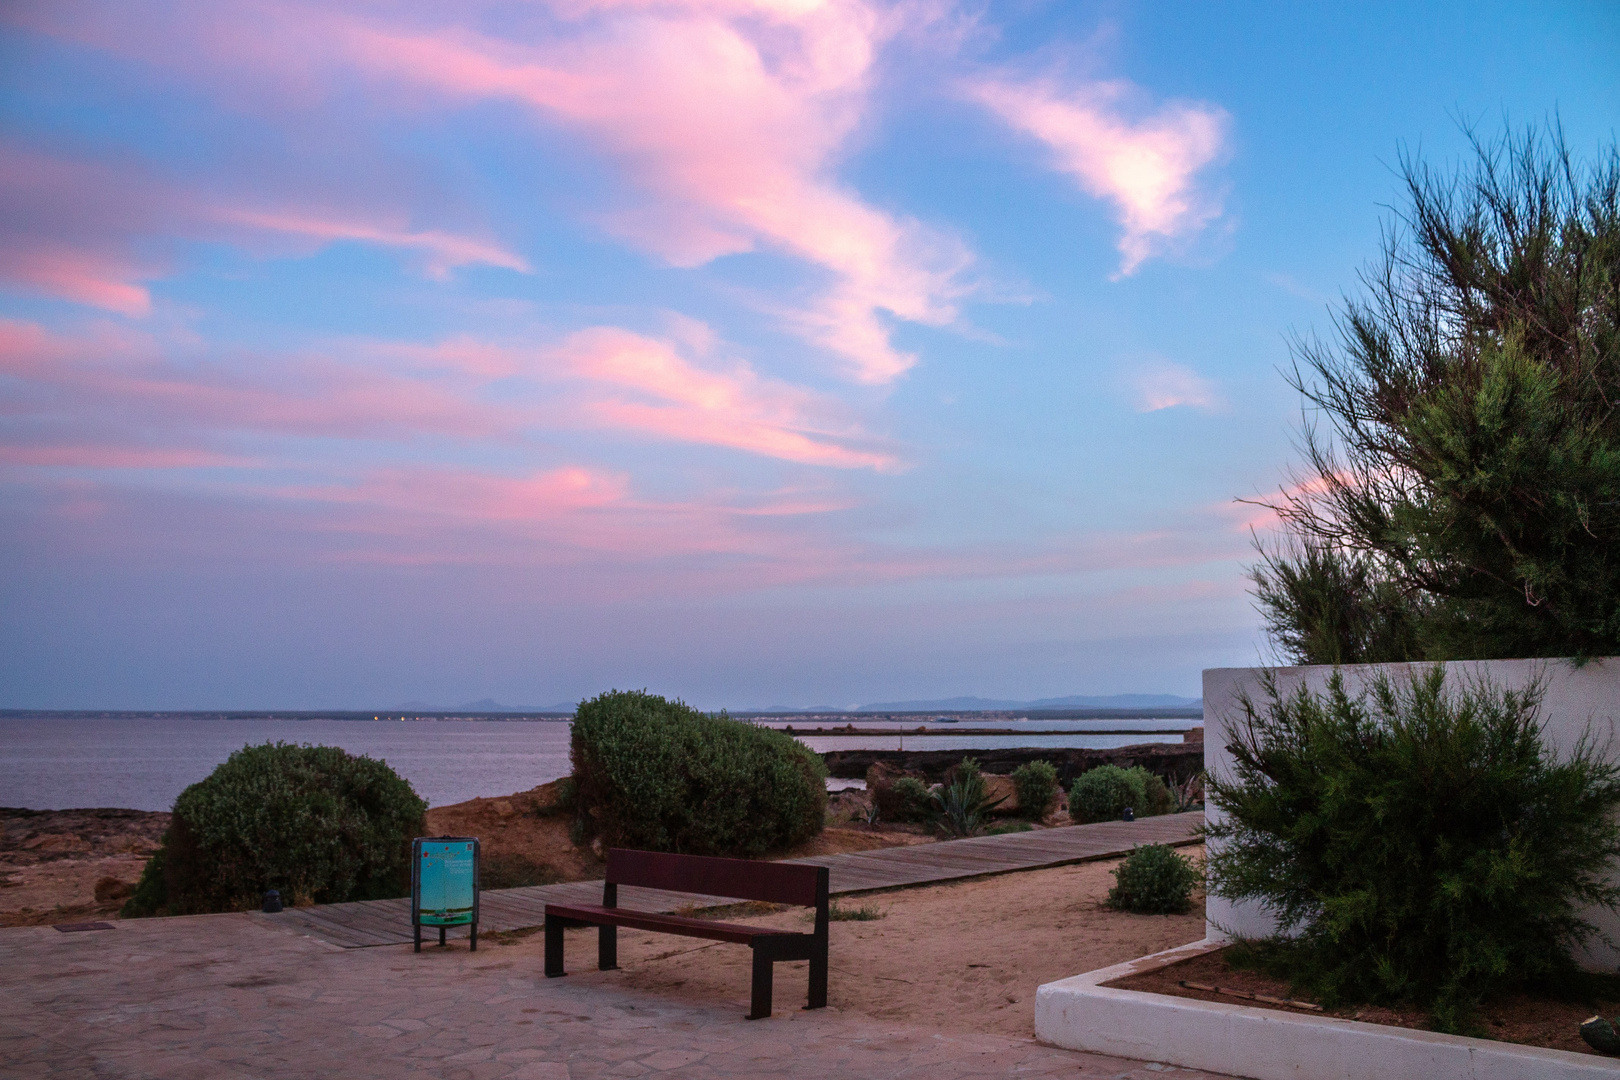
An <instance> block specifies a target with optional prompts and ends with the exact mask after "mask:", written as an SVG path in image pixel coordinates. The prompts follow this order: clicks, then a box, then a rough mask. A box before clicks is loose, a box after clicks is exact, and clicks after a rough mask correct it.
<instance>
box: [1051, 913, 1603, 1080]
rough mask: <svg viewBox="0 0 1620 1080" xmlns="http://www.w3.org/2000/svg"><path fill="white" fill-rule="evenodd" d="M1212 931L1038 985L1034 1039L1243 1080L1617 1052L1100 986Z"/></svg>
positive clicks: (1355, 1079) (1567, 1064) (1365, 1076)
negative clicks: (1547, 1046) (1586, 1050)
mask: <svg viewBox="0 0 1620 1080" xmlns="http://www.w3.org/2000/svg"><path fill="white" fill-rule="evenodd" d="M1227 944H1228V942H1226V941H1223V940H1211V939H1209V938H1206V939H1204V940H1203V941H1198V942H1194V943H1193V944H1191V945H1183V946H1181V947H1180V948H1178V949H1169V950H1167V951H1165V952H1161V953H1155V954H1153V955H1152V956H1144V957H1141V958H1140V959H1137V960H1130V961H1127V962H1125V963H1123V964H1116V965H1114V966H1113V967H1109V968H1102V969H1101V970H1099V971H1091V972H1087V973H1086V974H1084V975H1075V976H1073V977H1072V978H1068V979H1062V980H1059V981H1058V982H1053V983H1047V984H1045V985H1044V986H1042V987H1040V988H1039V989H1038V990H1037V991H1036V993H1035V1036H1036V1038H1038V1039H1039V1040H1040V1041H1041V1042H1044V1043H1049V1044H1051V1045H1053V1046H1061V1047H1064V1048H1066V1049H1069V1050H1086V1051H1090V1052H1092V1053H1098V1054H1111V1055H1114V1056H1116V1057H1128V1058H1137V1059H1139V1060H1145V1061H1159V1062H1164V1063H1166V1064H1170V1065H1180V1066H1183V1067H1185V1068H1190V1069H1204V1070H1207V1071H1209V1072H1220V1073H1228V1074H1230V1075H1232V1076H1242V1077H1249V1078H1251V1080H1416V1078H1422V1080H1523V1078H1525V1077H1531V1076H1534V1077H1536V1078H1537V1080H1597V1078H1599V1077H1602V1078H1605V1080H1615V1078H1616V1077H1617V1076H1620V1060H1616V1059H1611V1058H1603V1057H1594V1056H1592V1055H1588V1054H1575V1053H1570V1052H1569V1051H1567V1050H1545V1049H1541V1048H1539V1047H1532V1046H1520V1045H1518V1044H1516V1043H1502V1042H1492V1041H1490V1040H1488V1039H1470V1038H1465V1037H1463V1036H1460V1035H1441V1034H1438V1033H1436V1032H1432V1031H1412V1030H1409V1029H1406V1028H1392V1027H1385V1026H1383V1025H1380V1024H1366V1023H1361V1022H1359V1021H1356V1020H1340V1019H1338V1018H1337V1017H1330V1016H1305V1015H1296V1014H1294V1013H1285V1012H1280V1011H1278V1010H1275V1009H1259V1008H1254V1007H1252V1006H1248V1005H1228V1004H1225V1003H1224V1002H1210V1001H1195V1000H1193V999H1191V998H1179V997H1169V996H1167V995H1164V994H1150V993H1144V992H1141V991H1137V990H1119V989H1112V988H1109V987H1105V986H1103V985H1102V984H1103V983H1106V982H1112V981H1114V980H1115V979H1122V978H1124V977H1125V976H1127V975H1135V974H1138V973H1140V972H1143V971H1151V970H1154V969H1156V968H1160V967H1164V966H1166V965H1168V964H1173V963H1175V962H1177V961H1178V960H1186V959H1190V958H1191V957H1194V956H1198V955H1200V954H1202V953H1205V952H1209V951H1212V950H1214V949H1219V948H1222V947H1223V946H1225V945H1227Z"/></svg>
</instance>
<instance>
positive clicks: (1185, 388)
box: [1131, 361, 1226, 412]
mask: <svg viewBox="0 0 1620 1080" xmlns="http://www.w3.org/2000/svg"><path fill="white" fill-rule="evenodd" d="M1131 382H1132V384H1133V385H1134V387H1135V390H1136V395H1137V405H1136V408H1137V411H1138V412H1158V411H1159V410H1160V409H1173V408H1175V407H1177V406H1178V405H1181V406H1187V407H1189V408H1194V409H1201V410H1203V411H1205V412H1214V411H1218V410H1220V409H1222V408H1224V407H1225V405H1226V403H1225V401H1223V400H1222V398H1221V395H1220V392H1219V391H1218V390H1216V388H1215V384H1214V383H1212V382H1210V381H1209V380H1208V379H1206V378H1204V377H1203V376H1202V375H1200V374H1198V373H1197V372H1196V371H1193V370H1192V369H1191V368H1188V367H1183V366H1182V365H1180V364H1173V363H1170V362H1169V361H1161V362H1158V363H1152V364H1148V365H1146V366H1145V367H1143V368H1142V369H1141V370H1140V371H1138V372H1136V373H1135V374H1134V375H1133V376H1132V377H1131Z"/></svg>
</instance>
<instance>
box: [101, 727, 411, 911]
mask: <svg viewBox="0 0 1620 1080" xmlns="http://www.w3.org/2000/svg"><path fill="white" fill-rule="evenodd" d="M426 810H427V804H426V803H425V802H423V801H422V800H421V799H420V798H418V797H417V794H416V792H415V791H413V790H412V789H411V785H410V784H409V783H407V782H406V781H405V780H403V779H401V778H400V776H399V775H398V774H397V773H395V772H394V770H393V769H390V768H389V767H388V766H387V765H386V764H384V763H383V762H381V761H376V760H374V759H372V758H368V757H361V756H356V755H351V754H349V753H348V752H346V751H344V750H341V749H339V748H337V747H335V746H295V745H293V744H291V743H266V744H265V745H263V746H249V747H244V748H243V749H241V750H238V751H237V752H236V753H234V754H232V755H231V756H230V757H229V758H228V759H227V760H226V761H225V763H224V764H222V765H220V766H219V767H218V768H216V769H215V770H214V771H213V772H212V773H210V774H209V776H208V777H207V779H205V780H202V781H199V782H198V783H195V784H192V785H191V786H190V787H188V788H186V789H185V790H184V791H182V792H181V793H180V797H179V798H178V799H176V800H175V803H174V816H173V818H172V819H171V821H170V823H169V828H168V831H167V832H166V833H165V834H164V837H163V843H162V845H161V847H160V848H159V850H158V852H157V854H156V855H154V856H153V858H152V859H151V861H150V862H148V863H147V865H146V869H145V870H144V871H143V872H142V874H141V880H140V883H139V884H138V885H137V886H136V890H135V893H134V895H133V896H131V897H130V899H129V901H128V902H127V903H126V904H125V905H124V909H123V914H124V915H126V916H130V917H136V916H144V915H157V914H168V915H191V914H202V913H205V912H214V911H240V910H243V909H246V908H252V907H257V906H258V905H259V903H260V900H261V897H262V896H263V894H264V891H265V890H266V889H277V890H279V891H280V892H281V894H282V898H283V899H284V900H285V901H286V902H288V903H300V904H307V903H311V902H314V903H338V902H340V901H344V900H378V899H385V898H389V897H397V896H404V895H405V894H407V893H408V892H409V891H410V880H411V879H410V845H411V838H412V837H414V836H419V835H421V832H422V815H423V813H424V812H425V811H426Z"/></svg>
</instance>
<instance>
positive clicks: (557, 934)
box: [546, 918, 568, 979]
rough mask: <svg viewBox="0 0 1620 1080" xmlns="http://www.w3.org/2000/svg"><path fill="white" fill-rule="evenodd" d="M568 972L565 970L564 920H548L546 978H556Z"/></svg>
mask: <svg viewBox="0 0 1620 1080" xmlns="http://www.w3.org/2000/svg"><path fill="white" fill-rule="evenodd" d="M566 974H568V972H566V971H564V970H563V921H562V920H561V919H551V918H548V919H547V920H546V978H548V979H555V978H557V977H558V976H560V975H566Z"/></svg>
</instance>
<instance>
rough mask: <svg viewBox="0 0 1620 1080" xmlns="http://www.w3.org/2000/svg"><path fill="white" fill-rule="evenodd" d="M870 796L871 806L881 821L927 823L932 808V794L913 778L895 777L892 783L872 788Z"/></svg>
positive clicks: (924, 785) (919, 781)
mask: <svg viewBox="0 0 1620 1080" xmlns="http://www.w3.org/2000/svg"><path fill="white" fill-rule="evenodd" d="M871 794H872V805H873V806H874V807H875V808H876V809H877V812H878V818H879V820H883V821H900V822H919V821H927V820H928V814H929V811H930V809H931V807H932V806H933V793H932V792H931V791H929V790H928V785H927V784H925V783H923V782H922V781H921V780H918V779H917V778H916V777H915V776H897V777H895V778H894V782H893V783H888V784H880V785H878V786H877V787H875V788H873V789H872V793H871Z"/></svg>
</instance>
